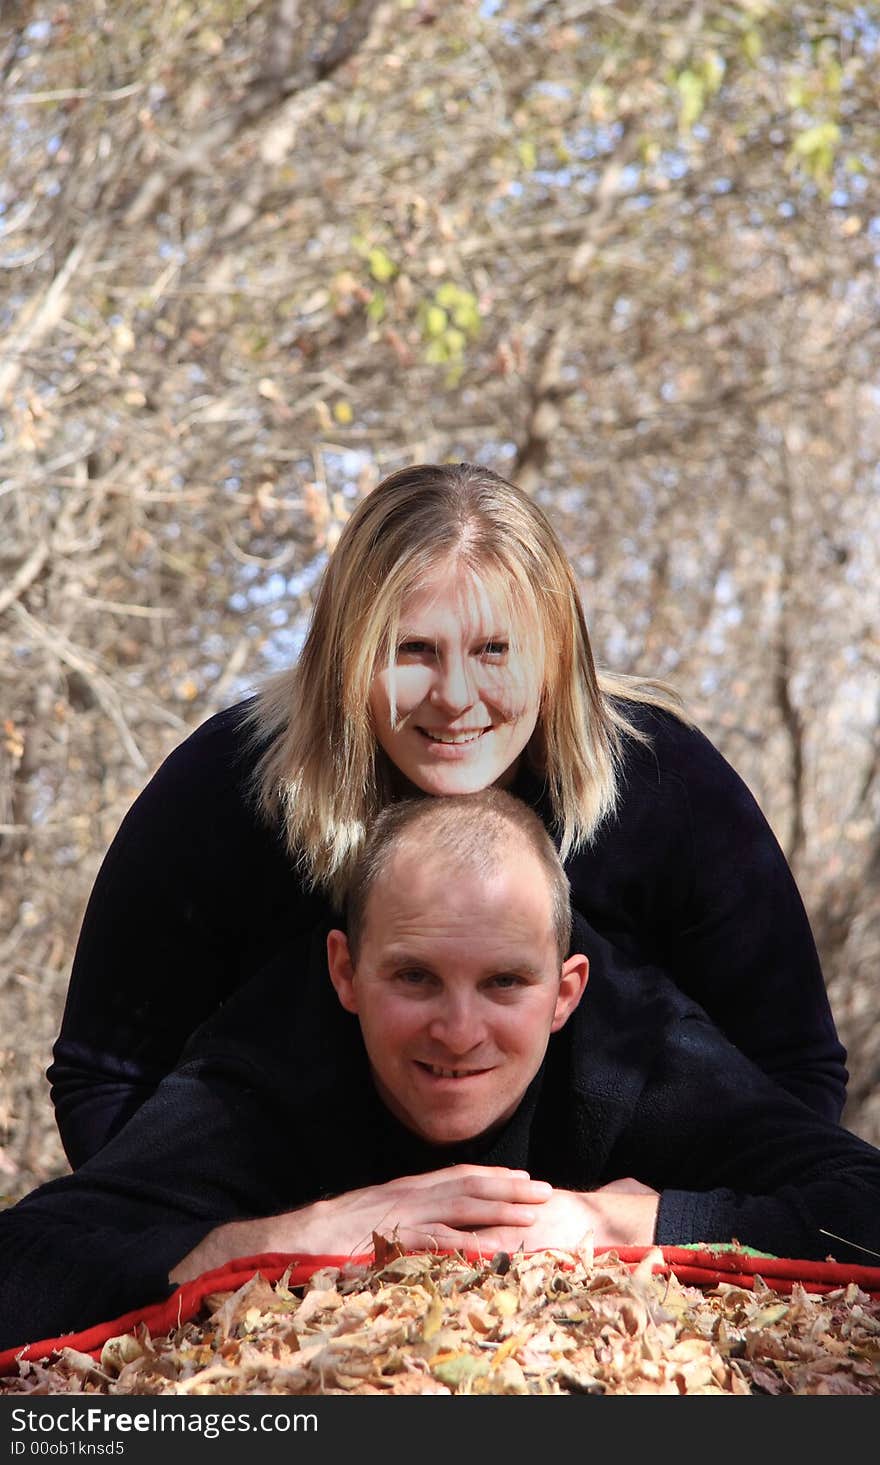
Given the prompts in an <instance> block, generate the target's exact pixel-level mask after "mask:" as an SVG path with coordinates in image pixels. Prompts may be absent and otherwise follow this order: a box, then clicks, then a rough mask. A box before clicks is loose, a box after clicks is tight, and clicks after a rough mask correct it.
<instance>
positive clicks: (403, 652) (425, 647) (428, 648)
mask: <svg viewBox="0 0 880 1465" xmlns="http://www.w3.org/2000/svg"><path fill="white" fill-rule="evenodd" d="M433 651H434V647H433V646H432V645H431V643H430V641H417V640H415V639H414V638H413V639H412V640H410V641H401V643H400V645H399V646H398V648H397V654H398V656H429V655H432V654H433Z"/></svg>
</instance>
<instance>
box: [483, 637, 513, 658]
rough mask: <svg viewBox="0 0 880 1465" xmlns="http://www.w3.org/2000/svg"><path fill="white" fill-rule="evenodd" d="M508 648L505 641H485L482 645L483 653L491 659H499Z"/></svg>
mask: <svg viewBox="0 0 880 1465" xmlns="http://www.w3.org/2000/svg"><path fill="white" fill-rule="evenodd" d="M509 650H510V646H509V643H508V642H507V641H487V642H486V643H485V645H484V646H483V655H484V656H488V657H489V658H490V659H491V660H492V661H500V660H501V658H502V657H504V656H506V655H507V653H508V651H509Z"/></svg>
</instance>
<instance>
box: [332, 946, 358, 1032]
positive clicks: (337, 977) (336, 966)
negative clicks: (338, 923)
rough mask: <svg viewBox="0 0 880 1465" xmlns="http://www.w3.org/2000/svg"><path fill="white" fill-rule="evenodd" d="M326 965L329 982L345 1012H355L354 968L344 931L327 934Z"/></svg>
mask: <svg viewBox="0 0 880 1465" xmlns="http://www.w3.org/2000/svg"><path fill="white" fill-rule="evenodd" d="M327 965H328V967H329V968H330V980H331V982H332V983H333V986H334V988H335V990H336V996H337V997H338V998H339V1000H340V1002H341V1003H342V1005H343V1007H344V1008H345V1010H346V1012H357V997H356V996H355V990H354V967H353V966H352V962H351V952H350V950H349V947H348V937H347V936H346V934H345V932H344V931H328V933H327Z"/></svg>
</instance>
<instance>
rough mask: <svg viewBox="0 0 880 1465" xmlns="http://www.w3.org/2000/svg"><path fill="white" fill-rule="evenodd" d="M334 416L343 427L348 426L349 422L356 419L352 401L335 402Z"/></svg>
mask: <svg viewBox="0 0 880 1465" xmlns="http://www.w3.org/2000/svg"><path fill="white" fill-rule="evenodd" d="M333 416H334V417H335V418H336V421H337V422H339V423H341V424H342V426H343V427H348V424H349V423H350V422H353V421H354V409H353V408H352V405H351V403H350V402H344V401H340V402H334V404H333Z"/></svg>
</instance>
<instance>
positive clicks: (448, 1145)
mask: <svg viewBox="0 0 880 1465" xmlns="http://www.w3.org/2000/svg"><path fill="white" fill-rule="evenodd" d="M503 1124H504V1118H503V1117H501V1118H499V1119H493V1120H491V1121H490V1122H489V1123H488V1124H486V1123H485V1122H483V1121H482V1120H475V1121H474V1122H473V1123H471V1124H468V1122H467V1121H466V1120H462V1121H461V1122H460V1123H443V1122H442V1121H441V1122H437V1121H436V1120H434V1121H433V1122H431V1121H428V1123H427V1124H425V1125H420V1124H414V1123H410V1125H409V1128H410V1129H413V1130H414V1131H415V1133H416V1134H417V1135H418V1136H419V1138H420V1139H422V1140H424V1142H425V1144H429V1145H435V1146H436V1147H437V1149H444V1150H449V1149H452V1148H454V1147H455V1146H456V1145H467V1144H475V1143H477V1142H478V1141H480V1140H482V1139H490V1138H491V1137H492V1135H493V1134H495V1132H496V1131H497V1130H499V1129H500V1128H501V1126H502V1125H503Z"/></svg>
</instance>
